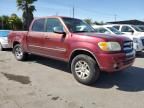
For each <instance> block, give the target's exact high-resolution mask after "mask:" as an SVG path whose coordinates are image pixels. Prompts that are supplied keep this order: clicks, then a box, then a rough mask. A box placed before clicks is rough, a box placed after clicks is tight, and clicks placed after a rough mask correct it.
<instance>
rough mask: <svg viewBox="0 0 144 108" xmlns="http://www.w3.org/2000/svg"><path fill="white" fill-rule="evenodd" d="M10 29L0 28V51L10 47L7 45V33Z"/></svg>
mask: <svg viewBox="0 0 144 108" xmlns="http://www.w3.org/2000/svg"><path fill="white" fill-rule="evenodd" d="M10 31H11V30H0V51H2V50H3V49H5V48H10V47H9V45H8V34H9V32H10Z"/></svg>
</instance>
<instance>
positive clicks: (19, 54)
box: [13, 44, 27, 61]
mask: <svg viewBox="0 0 144 108" xmlns="http://www.w3.org/2000/svg"><path fill="white" fill-rule="evenodd" d="M13 53H14V55H15V58H16V59H17V60H18V61H23V60H26V58H27V53H25V52H23V49H22V47H21V45H20V44H17V45H15V46H14V48H13Z"/></svg>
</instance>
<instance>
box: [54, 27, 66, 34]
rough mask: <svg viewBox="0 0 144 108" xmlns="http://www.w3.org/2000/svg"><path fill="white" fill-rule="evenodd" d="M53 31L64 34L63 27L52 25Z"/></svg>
mask: <svg viewBox="0 0 144 108" xmlns="http://www.w3.org/2000/svg"><path fill="white" fill-rule="evenodd" d="M53 32H54V33H58V34H65V31H64V29H63V27H54V28H53Z"/></svg>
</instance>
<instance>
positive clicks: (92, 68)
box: [71, 54, 100, 85]
mask: <svg viewBox="0 0 144 108" xmlns="http://www.w3.org/2000/svg"><path fill="white" fill-rule="evenodd" d="M71 71H72V73H73V75H74V77H75V79H76V80H77V81H78V82H80V83H82V84H86V85H91V84H93V83H95V82H96V81H97V79H98V77H99V74H100V70H99V67H98V65H97V63H96V61H95V60H94V59H93V58H91V57H90V56H88V55H84V54H80V55H77V56H76V57H75V58H74V59H73V60H72V63H71Z"/></svg>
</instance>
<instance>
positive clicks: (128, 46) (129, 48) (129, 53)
mask: <svg viewBox="0 0 144 108" xmlns="http://www.w3.org/2000/svg"><path fill="white" fill-rule="evenodd" d="M123 51H124V53H125V54H126V57H127V58H131V57H133V56H134V50H133V42H132V41H125V42H124V44H123Z"/></svg>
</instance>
